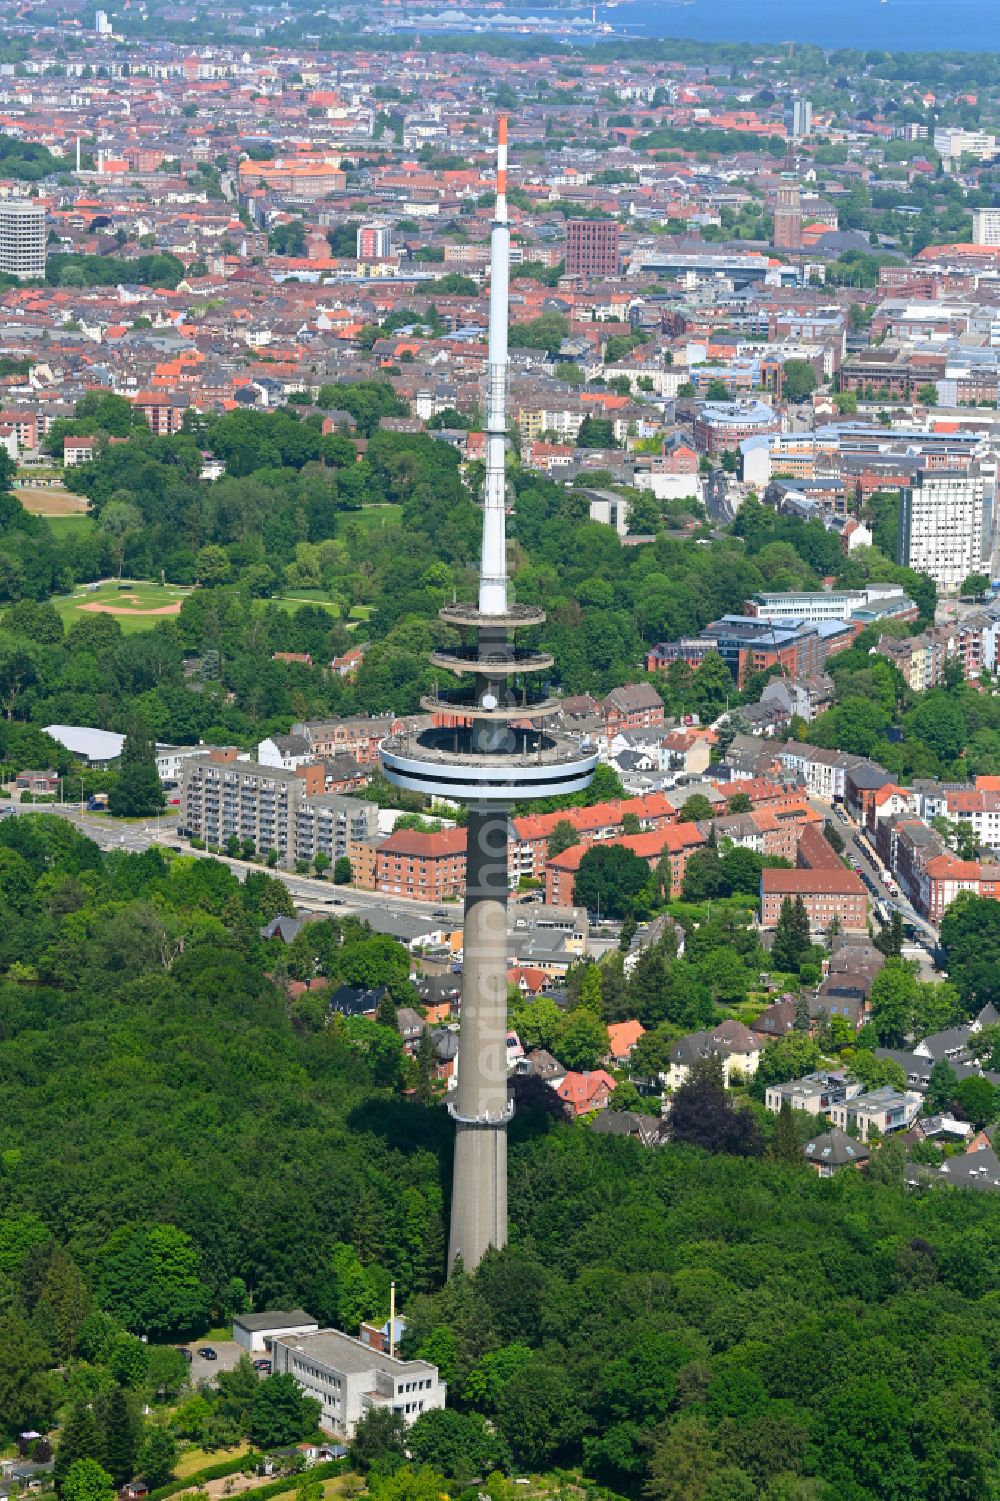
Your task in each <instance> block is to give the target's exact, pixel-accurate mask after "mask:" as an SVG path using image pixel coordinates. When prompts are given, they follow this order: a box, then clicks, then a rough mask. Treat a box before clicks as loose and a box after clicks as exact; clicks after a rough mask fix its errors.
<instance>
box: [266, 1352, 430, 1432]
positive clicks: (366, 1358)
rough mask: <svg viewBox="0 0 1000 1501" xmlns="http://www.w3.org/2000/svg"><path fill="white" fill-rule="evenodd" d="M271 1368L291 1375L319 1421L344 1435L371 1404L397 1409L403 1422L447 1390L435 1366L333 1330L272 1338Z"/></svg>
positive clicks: (351, 1429) (407, 1421)
mask: <svg viewBox="0 0 1000 1501" xmlns="http://www.w3.org/2000/svg"><path fill="white" fill-rule="evenodd" d="M271 1369H272V1372H273V1373H274V1374H275V1375H278V1374H279V1373H281V1372H286V1371H287V1372H288V1373H289V1374H290V1375H292V1376H294V1378H295V1380H296V1381H297V1382H298V1384H299V1386H300V1387H301V1388H302V1390H303V1391H304V1392H305V1394H306V1396H308V1397H315V1398H316V1400H317V1401H318V1402H319V1403H320V1419H319V1421H320V1426H321V1427H322V1428H324V1429H326V1430H327V1431H328V1432H331V1433H339V1434H343V1435H344V1436H345V1437H346V1438H351V1437H353V1434H354V1430H355V1428H356V1426H357V1424H358V1423H359V1422H360V1421H361V1419H362V1418H363V1417H364V1416H365V1415H366V1413H368V1412H370V1411H371V1410H372V1409H373V1408H375V1407H386V1408H388V1409H389V1410H390V1411H392V1412H398V1413H399V1414H400V1416H401V1417H402V1419H403V1421H404V1423H406V1425H407V1426H409V1425H410V1424H411V1423H414V1422H416V1420H417V1418H418V1417H419V1416H420V1414H421V1413H422V1412H429V1411H430V1410H431V1409H432V1408H441V1407H444V1405H445V1397H446V1394H447V1387H446V1386H445V1383H444V1382H443V1381H442V1380H441V1379H440V1377H439V1376H438V1369H437V1366H434V1365H431V1364H430V1363H429V1362H428V1361H426V1360H400V1359H399V1358H398V1357H396V1356H390V1355H388V1354H386V1353H384V1352H383V1351H381V1350H376V1349H374V1348H373V1347H372V1346H371V1345H365V1344H362V1342H361V1341H360V1340H359V1339H352V1338H351V1336H350V1335H349V1334H342V1333H341V1332H340V1330H339V1329H320V1330H319V1331H318V1333H316V1334H288V1335H277V1336H275V1337H273V1338H272V1340H271Z"/></svg>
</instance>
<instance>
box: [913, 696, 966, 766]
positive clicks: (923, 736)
mask: <svg viewBox="0 0 1000 1501" xmlns="http://www.w3.org/2000/svg"><path fill="white" fill-rule="evenodd" d="M905 724H906V730H907V734H908V735H912V736H913V738H914V739H916V740H922V741H923V743H924V744H925V745H926V746H928V747H929V748H930V750H932V751H933V752H934V754H935V755H936V756H938V757H939V758H940V759H941V760H942V761H954V760H955V759H956V757H958V756H959V755H960V754H961V752H962V750H963V749H964V747H965V743H966V740H967V739H968V724H967V722H966V718H965V715H964V714H963V712H962V710H961V708H960V707H959V705H958V704H957V703H956V702H955V700H954V699H953V698H951V697H949V695H948V694H947V693H946V692H945V690H944V689H937V688H936V689H932V690H931V691H930V692H929V693H925V694H924V696H923V698H922V700H921V701H920V703H919V704H918V705H917V707H916V708H915V709H913V710H912V711H911V712H910V713H909V714H907V716H906V720H905Z"/></svg>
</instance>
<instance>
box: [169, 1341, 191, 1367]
mask: <svg viewBox="0 0 1000 1501" xmlns="http://www.w3.org/2000/svg"><path fill="white" fill-rule="evenodd" d="M174 1348H175V1350H176V1351H177V1353H178V1355H183V1356H184V1359H185V1360H186V1361H187V1363H188V1365H190V1364H191V1361H192V1360H193V1359H194V1356H193V1355H192V1354H191V1351H190V1350H189V1349H188V1347H187V1345H175V1346H174Z"/></svg>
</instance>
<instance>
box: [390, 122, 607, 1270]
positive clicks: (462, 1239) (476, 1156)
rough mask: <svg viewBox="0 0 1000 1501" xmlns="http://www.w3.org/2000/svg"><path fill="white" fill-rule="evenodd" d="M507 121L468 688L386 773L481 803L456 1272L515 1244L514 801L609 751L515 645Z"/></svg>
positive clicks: (539, 661)
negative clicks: (509, 527) (578, 738)
mask: <svg viewBox="0 0 1000 1501" xmlns="http://www.w3.org/2000/svg"><path fill="white" fill-rule="evenodd" d="M509 279H510V226H509V224H508V222H507V120H506V117H504V116H502V117H501V119H500V123H499V130H498V134H497V201H496V217H495V218H494V221H493V233H492V239H491V246H490V334H489V355H488V363H487V367H486V372H487V373H486V382H487V390H486V411H487V431H486V482H485V485H484V487H483V552H482V561H481V564H480V570H479V600H478V603H475V604H472V603H469V604H453V605H448V606H446V608H445V609H443V610H442V611H441V612H440V614H441V619H442V620H443V621H444V622H445V623H446V624H447V625H450V626H453V627H455V628H456V630H457V632H458V633H460V639H461V641H462V642H463V644H460V645H455V646H449V647H447V648H441V649H440V650H438V651H435V652H433V653H432V655H431V662H432V663H433V664H434V666H435V667H439V668H441V669H442V670H444V671H446V672H449V673H453V674H454V675H455V677H456V678H458V679H459V681H460V686H459V687H458V688H455V689H452V690H448V691H438V690H435V691H434V692H433V693H432V694H429V695H428V696H427V697H425V698H423V699H422V700H421V702H422V704H423V707H424V708H425V709H428V710H429V711H430V712H431V713H432V714H433V715H434V716H435V718H436V719H438V720H439V722H440V723H441V725H442V726H443V725H445V724H447V725H449V726H450V727H435V728H432V729H427V730H423V731H421V732H420V733H418V734H404V735H396V736H390V738H389V739H387V740H386V741H384V742H383V745H382V751H381V754H382V766H383V768H384V771H385V774H386V776H387V777H388V779H389V780H390V781H391V782H394V783H395V784H396V786H397V787H404V788H406V789H407V790H408V791H411V792H422V793H424V794H431V795H433V796H437V797H441V798H452V799H454V800H455V801H457V802H462V803H466V804H467V805H468V810H469V812H468V825H467V829H468V840H467V847H466V889H465V936H464V943H463V950H464V957H463V972H462V1012H461V1034H460V1038H459V1047H458V1085H457V1088H456V1090H455V1093H454V1097H453V1103H451V1104H450V1106H449V1109H450V1111H451V1115H452V1117H453V1119H454V1121H455V1173H454V1180H453V1187H452V1204H451V1239H450V1243H449V1247H448V1264H449V1266H451V1265H452V1264H453V1263H454V1262H455V1260H456V1259H457V1258H458V1257H461V1259H462V1263H463V1265H464V1266H465V1268H466V1270H471V1269H472V1268H474V1267H476V1266H478V1264H479V1262H480V1261H481V1260H482V1257H483V1255H484V1253H485V1251H486V1250H487V1248H488V1247H489V1246H502V1245H504V1244H505V1243H506V1240H507V1123H508V1121H509V1120H510V1117H511V1114H512V1111H513V1106H512V1105H511V1103H510V1100H509V1098H508V1094H507V827H508V820H509V816H510V809H511V805H512V804H513V803H516V802H524V801H526V800H528V799H531V798H545V797H555V796H557V795H559V794H560V793H565V792H579V791H580V790H581V789H582V788H584V787H586V785H587V783H588V782H589V781H590V778H591V776H592V775H593V772H594V767H595V765H596V763H597V756H596V754H591V753H590V752H587V751H581V750H580V748H579V747H578V746H577V745H574V744H573V743H571V742H570V741H569V740H568V739H567V738H566V737H565V736H563V735H559V734H556V733H553V732H551V731H546V730H544V729H542V728H541V726H540V721H542V720H544V719H545V718H546V717H547V716H548V715H551V714H554V713H555V712H556V710H557V709H558V707H559V705H558V702H557V700H555V699H552V698H549V697H547V696H546V695H545V694H544V693H541V694H540V693H539V692H537V690H533V689H532V687H531V686H530V678H531V675H532V674H535V673H540V672H545V671H547V670H548V669H549V668H551V667H552V665H553V659H552V657H551V656H550V655H549V653H548V652H545V651H540V650H538V649H535V648H531V647H517V646H515V645H514V641H513V635H514V632H515V631H518V630H523V629H524V628H526V627H529V626H539V625H541V624H542V623H543V622H544V620H545V615H544V612H543V611H542V610H539V609H537V608H536V607H535V606H534V605H530V604H514V603H512V602H511V601H510V600H509V599H508V585H507V540H506V522H505V505H506V481H505V474H504V448H505V443H506V436H507V314H508V284H509Z"/></svg>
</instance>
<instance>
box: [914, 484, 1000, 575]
mask: <svg viewBox="0 0 1000 1501" xmlns="http://www.w3.org/2000/svg"><path fill="white" fill-rule="evenodd" d="M986 515H987V506H986V479H985V477H984V475H983V473H982V471H981V470H979V469H978V468H977V467H976V466H975V465H973V466H972V467H971V468H970V469H969V470H968V472H967V473H963V472H961V471H959V470H947V469H944V470H938V471H934V472H932V471H928V470H920V471H919V472H918V474H917V476H916V480H915V482H914V484H912V485H908V486H907V487H906V488H905V489H904V490H903V491H902V501H901V504H900V508H899V540H898V548H897V559H898V561H899V562H900V563H902V564H903V565H904V566H906V567H909V568H915V569H916V570H917V572H918V573H926V574H928V575H929V576H930V577H931V578H932V579H933V580H934V582H935V584H936V585H937V586H938V588H939V589H940V590H942V591H943V592H945V593H948V594H956V593H957V592H958V591H959V589H960V588H961V587H962V582H963V580H964V579H966V578H968V576H969V574H970V573H979V572H980V571H981V570H982V568H983V561H984V556H985V557H986V559H987V560H988V557H989V538H988V536H987V534H986Z"/></svg>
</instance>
